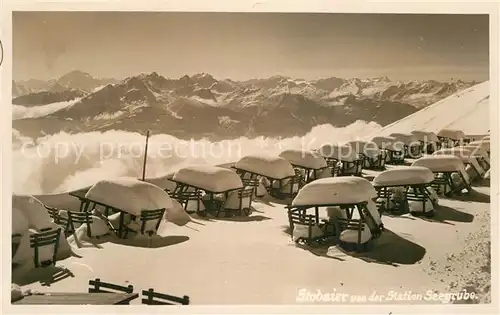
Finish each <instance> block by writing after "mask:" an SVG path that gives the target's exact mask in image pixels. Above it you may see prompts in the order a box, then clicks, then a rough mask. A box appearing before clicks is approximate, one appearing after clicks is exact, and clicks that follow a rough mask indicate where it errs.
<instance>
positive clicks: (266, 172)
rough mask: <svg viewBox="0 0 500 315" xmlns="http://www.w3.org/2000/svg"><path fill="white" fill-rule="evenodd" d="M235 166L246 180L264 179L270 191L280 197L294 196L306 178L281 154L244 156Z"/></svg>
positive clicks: (272, 194)
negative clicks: (280, 155)
mask: <svg viewBox="0 0 500 315" xmlns="http://www.w3.org/2000/svg"><path fill="white" fill-rule="evenodd" d="M233 168H234V169H235V170H236V172H237V173H238V174H239V175H240V177H241V178H244V179H246V180H261V179H263V180H262V183H263V184H264V185H265V186H266V189H267V190H268V193H269V194H270V195H271V196H273V197H275V198H278V199H286V198H293V197H294V196H295V195H296V194H297V192H298V191H299V190H300V188H302V185H303V184H304V178H303V177H302V176H301V174H300V173H299V172H296V171H295V169H294V168H293V166H292V164H291V163H290V162H288V161H287V160H286V159H284V158H282V157H279V156H272V155H267V154H252V155H247V156H244V157H242V158H241V159H240V160H239V161H238V162H236V163H235V164H234V165H233Z"/></svg>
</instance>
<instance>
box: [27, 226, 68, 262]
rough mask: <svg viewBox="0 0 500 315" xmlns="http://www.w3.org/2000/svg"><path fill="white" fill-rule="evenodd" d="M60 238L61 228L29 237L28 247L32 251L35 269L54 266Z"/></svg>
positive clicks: (49, 229) (46, 230) (45, 230)
mask: <svg viewBox="0 0 500 315" xmlns="http://www.w3.org/2000/svg"><path fill="white" fill-rule="evenodd" d="M60 236H61V228H57V229H51V228H47V229H44V230H43V231H40V232H38V233H33V234H31V235H30V247H31V248H33V250H34V257H33V260H34V263H35V268H38V267H48V266H51V265H54V266H55V264H56V261H57V251H58V250H59V238H60ZM51 254H52V255H51Z"/></svg>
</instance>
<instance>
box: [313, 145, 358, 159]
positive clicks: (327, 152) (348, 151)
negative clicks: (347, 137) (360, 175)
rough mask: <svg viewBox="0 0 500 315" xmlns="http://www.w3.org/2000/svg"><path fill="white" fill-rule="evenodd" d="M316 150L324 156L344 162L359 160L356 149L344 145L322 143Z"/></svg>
mask: <svg viewBox="0 0 500 315" xmlns="http://www.w3.org/2000/svg"><path fill="white" fill-rule="evenodd" d="M317 152H318V153H319V154H320V155H321V156H323V157H324V158H332V159H336V160H339V161H344V162H353V161H356V160H359V156H358V154H357V152H356V150H354V149H353V148H351V147H348V146H346V145H338V144H324V145H322V146H321V147H320V148H319V149H318V150H317Z"/></svg>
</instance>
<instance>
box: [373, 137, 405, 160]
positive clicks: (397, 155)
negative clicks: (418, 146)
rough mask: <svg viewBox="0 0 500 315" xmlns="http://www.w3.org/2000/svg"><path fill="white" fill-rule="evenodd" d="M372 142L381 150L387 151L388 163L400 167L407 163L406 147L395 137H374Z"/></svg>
mask: <svg viewBox="0 0 500 315" xmlns="http://www.w3.org/2000/svg"><path fill="white" fill-rule="evenodd" d="M371 142H373V143H375V144H376V145H377V147H378V148H379V149H381V150H385V151H387V157H386V163H387V164H395V165H400V164H403V163H404V162H405V153H404V146H403V145H402V144H400V143H398V140H397V139H396V138H394V137H382V136H379V137H374V138H373V139H372V140H371Z"/></svg>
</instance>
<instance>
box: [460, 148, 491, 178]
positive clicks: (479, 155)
mask: <svg viewBox="0 0 500 315" xmlns="http://www.w3.org/2000/svg"><path fill="white" fill-rule="evenodd" d="M458 148H464V149H468V150H470V151H471V154H472V156H473V157H475V158H476V159H477V161H478V163H479V165H480V166H481V167H482V168H483V170H484V171H485V172H487V171H488V170H489V169H490V168H491V161H490V156H489V154H488V152H487V151H486V149H485V148H484V147H482V146H481V145H480V144H476V143H472V142H471V143H469V144H467V145H465V146H459V147H458Z"/></svg>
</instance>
